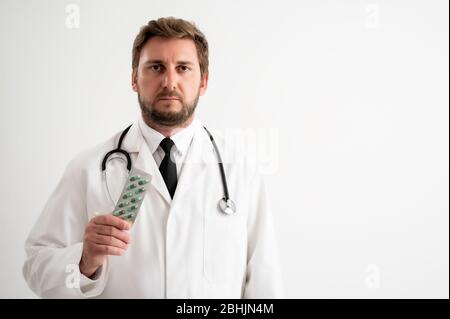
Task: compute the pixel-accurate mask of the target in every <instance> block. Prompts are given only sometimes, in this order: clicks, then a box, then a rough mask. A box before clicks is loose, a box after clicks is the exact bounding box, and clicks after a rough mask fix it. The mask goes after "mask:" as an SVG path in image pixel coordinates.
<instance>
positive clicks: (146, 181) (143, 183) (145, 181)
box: [138, 179, 148, 186]
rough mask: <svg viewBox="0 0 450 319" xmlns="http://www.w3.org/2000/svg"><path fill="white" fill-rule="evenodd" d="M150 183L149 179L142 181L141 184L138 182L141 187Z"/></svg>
mask: <svg viewBox="0 0 450 319" xmlns="http://www.w3.org/2000/svg"><path fill="white" fill-rule="evenodd" d="M147 183H148V180H147V179H142V180H140V181H139V182H138V184H139V185H141V186H142V185H145V184H147Z"/></svg>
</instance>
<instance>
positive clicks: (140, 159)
mask: <svg viewBox="0 0 450 319" xmlns="http://www.w3.org/2000/svg"><path fill="white" fill-rule="evenodd" d="M128 134H129V136H127V137H126V138H125V140H124V142H123V144H124V149H125V150H128V151H129V152H133V153H137V157H136V159H135V161H134V163H133V167H136V168H137V169H140V170H142V171H144V172H146V173H147V174H149V175H150V183H151V184H152V185H153V187H154V188H155V189H156V190H157V191H158V192H159V193H160V195H161V196H162V197H163V198H164V200H165V201H166V202H167V203H168V204H170V202H171V201H172V200H171V198H170V194H169V191H168V190H167V187H166V184H165V183H164V180H163V178H162V176H161V173H160V172H159V168H158V166H157V165H156V162H155V159H154V157H153V154H152V153H151V151H150V149H149V148H148V145H147V143H145V142H144V137H143V136H142V132H141V129H140V128H139V123H138V121H136V122H135V123H134V124H133V125H132V126H131V129H130V131H129V132H128Z"/></svg>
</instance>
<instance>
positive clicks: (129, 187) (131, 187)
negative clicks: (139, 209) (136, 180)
mask: <svg viewBox="0 0 450 319" xmlns="http://www.w3.org/2000/svg"><path fill="white" fill-rule="evenodd" d="M133 188H136V184H131V185H128V187H127V189H128V190H130V189H133Z"/></svg>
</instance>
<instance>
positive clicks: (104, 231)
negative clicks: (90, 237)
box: [93, 225, 130, 244]
mask: <svg viewBox="0 0 450 319" xmlns="http://www.w3.org/2000/svg"><path fill="white" fill-rule="evenodd" d="M93 230H94V232H95V233H96V234H99V235H106V236H113V237H115V238H117V239H119V240H121V241H123V242H124V243H125V244H129V243H130V234H129V233H128V232H126V231H123V230H119V229H117V228H116V227H113V226H104V225H94V226H93Z"/></svg>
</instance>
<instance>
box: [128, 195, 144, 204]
mask: <svg viewBox="0 0 450 319" xmlns="http://www.w3.org/2000/svg"><path fill="white" fill-rule="evenodd" d="M141 200H142V197H141V196H138V197H134V198H132V199H131V200H130V202H132V203H137V202H139V201H141Z"/></svg>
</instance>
